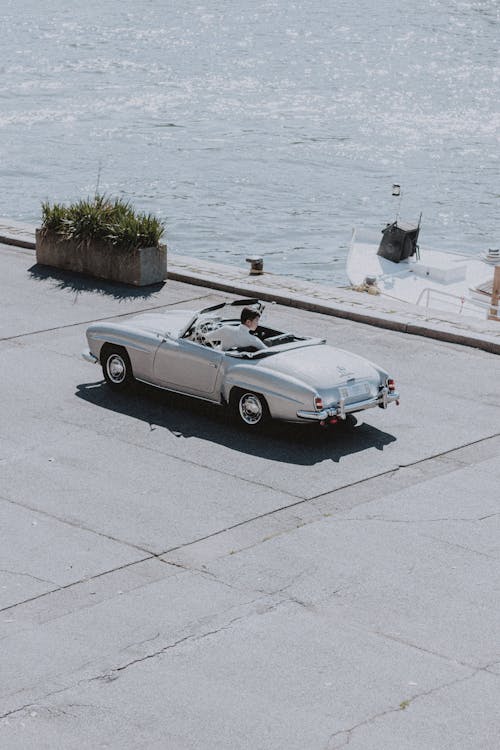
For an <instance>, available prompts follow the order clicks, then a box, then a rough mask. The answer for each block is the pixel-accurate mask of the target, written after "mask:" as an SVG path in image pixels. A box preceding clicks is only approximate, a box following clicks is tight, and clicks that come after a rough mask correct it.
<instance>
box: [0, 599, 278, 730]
mask: <svg viewBox="0 0 500 750" xmlns="http://www.w3.org/2000/svg"><path fill="white" fill-rule="evenodd" d="M269 599H270V597H268V596H263V597H262V596H259V597H257V598H256V599H252V600H251V601H249V602H245V603H244V604H242V605H239V606H243V607H247V608H248V607H252V606H253V605H255V604H256V603H257V602H261V601H265V600H268V601H269ZM286 601H287V600H281V601H278V602H269V603H268V604H267V605H266V607H265V608H264V609H261V610H258V609H255V608H253V609H250V611H247V612H245V613H244V614H241V615H238V616H237V617H233V618H232V619H231V620H229V621H228V622H226V623H225V624H223V625H221V626H219V627H217V628H213V629H211V630H208V631H206V632H203V633H190V634H188V635H186V636H183V637H182V638H179V639H178V640H176V641H174V642H173V643H169V644H167V645H166V646H164V647H163V648H161V649H158V650H157V651H154V652H153V653H150V654H145V655H144V656H142V657H138V658H137V659H132V660H131V661H129V662H126V663H125V664H121V665H120V666H117V667H114V668H113V669H110V670H108V671H107V672H104V673H101V674H97V675H95V676H93V677H85V678H83V679H80V680H75V681H73V682H69V684H66V685H65V686H64V687H62V688H58V689H57V690H52V691H50V692H48V693H45V694H44V695H42V696H40V697H39V698H37V699H36V700H33V701H31V702H29V703H26V704H23V705H22V706H19V707H18V708H14V709H11V710H10V711H6V712H5V713H3V714H0V721H2V720H4V719H7V718H8V717H9V716H13V715H14V714H18V713H21V712H22V711H26V710H27V709H30V708H36V707H40V704H41V703H43V701H46V700H47V699H48V698H51V697H53V696H54V695H59V694H60V693H64V692H67V691H69V690H73V689H74V688H76V687H79V686H80V685H83V684H89V683H92V682H96V681H100V682H114V681H115V680H117V679H118V677H119V676H120V673H121V672H124V671H125V670H127V669H129V668H130V667H133V666H136V665H138V664H141V663H143V662H147V661H149V660H150V659H154V658H156V657H159V656H162V655H163V654H165V653H167V652H168V651H171V650H173V649H175V648H178V647H179V646H182V645H183V644H185V643H189V642H192V643H196V642H198V641H201V640H203V639H205V638H208V637H210V636H212V635H217V634H218V633H222V632H224V631H226V630H229V629H231V628H232V627H233V625H234V624H235V623H237V622H241V621H243V620H246V619H248V618H249V617H253V616H261V615H263V614H267V613H268V612H271V611H273V610H274V609H276V608H277V607H279V606H280V605H281V604H283V603H284V602H286ZM229 609H233V607H230V608H229ZM225 611H229V610H225ZM224 614H225V612H221V613H218V615H217V616H218V617H222V616H223V615H224ZM157 637H158V636H154V637H152V638H147V639H145V640H144V641H143V643H147V642H149V641H153V640H156V639H157ZM132 645H140V644H139V643H138V644H132ZM120 651H121V650H120ZM26 689H29V688H23V690H26ZM23 690H19V691H16V692H23ZM15 694H16V693H13V694H11V696H10V697H12V696H13V695H15ZM5 697H9V696H8V695H7V696H5Z"/></svg>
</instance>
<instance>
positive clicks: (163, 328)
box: [115, 310, 193, 336]
mask: <svg viewBox="0 0 500 750" xmlns="http://www.w3.org/2000/svg"><path fill="white" fill-rule="evenodd" d="M192 317H193V312H192V311H191V310H170V311H169V312H148V313H141V314H140V315H135V316H134V317H131V318H125V319H124V320H122V321H120V322H119V323H118V322H117V323H115V325H118V326H120V327H121V328H126V329H127V331H130V330H136V331H148V332H150V333H159V334H161V335H162V336H163V335H165V334H166V333H169V334H170V335H172V336H178V335H179V332H180V331H184V329H185V328H186V326H187V325H188V323H189V321H190V320H191V319H192Z"/></svg>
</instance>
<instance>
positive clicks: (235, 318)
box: [183, 300, 320, 357]
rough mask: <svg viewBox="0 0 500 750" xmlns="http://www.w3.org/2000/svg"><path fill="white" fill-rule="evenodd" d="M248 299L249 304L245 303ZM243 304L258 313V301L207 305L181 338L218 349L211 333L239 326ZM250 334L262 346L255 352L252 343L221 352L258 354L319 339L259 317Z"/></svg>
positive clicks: (275, 351)
mask: <svg viewBox="0 0 500 750" xmlns="http://www.w3.org/2000/svg"><path fill="white" fill-rule="evenodd" d="M250 302H251V303H253V304H248V303H250ZM243 306H247V307H251V308H253V309H256V310H257V311H258V312H260V313H261V314H262V311H263V309H264V306H263V305H262V303H259V302H258V301H257V300H248V301H238V302H237V303H223V304H220V305H215V306H214V307H211V308H206V309H205V310H201V311H200V312H198V313H197V314H196V315H194V316H193V318H192V320H191V321H190V324H189V325H188V327H187V329H186V331H185V332H184V335H183V337H184V338H187V339H190V340H191V341H194V342H196V343H197V344H201V345H202V346H210V347H211V348H218V347H219V344H218V343H217V339H216V337H214V335H213V333H214V332H215V331H217V330H218V329H219V328H222V327H223V326H224V327H226V326H231V327H233V326H234V327H235V328H237V327H238V326H239V325H240V314H241V310H242V307H243ZM254 335H255V336H256V337H257V338H258V339H260V340H261V341H262V342H263V343H264V344H265V345H266V349H261V348H259V349H258V350H257V351H254V348H253V347H252V346H245V347H232V348H230V349H225V350H224V351H225V352H226V354H228V355H229V356H236V357H238V356H250V357H254V356H256V357H257V356H258V357H262V356H266V355H269V354H273V353H277V352H278V351H282V350H283V348H286V349H288V348H294V347H296V346H304V345H310V344H317V343H319V342H320V340H319V339H312V338H310V337H307V336H298V335H296V334H294V333H291V332H287V331H283V330H278V329H276V328H271V327H270V326H267V325H265V324H263V323H262V317H261V319H260V320H259V325H258V327H257V329H256V331H255V333H254ZM214 340H215V341H214ZM255 348H257V347H255Z"/></svg>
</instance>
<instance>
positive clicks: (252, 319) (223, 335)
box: [204, 307, 267, 352]
mask: <svg viewBox="0 0 500 750" xmlns="http://www.w3.org/2000/svg"><path fill="white" fill-rule="evenodd" d="M259 320H260V313H258V312H257V310H252V308H251V307H244V308H243V310H242V311H241V315H240V321H241V322H240V325H239V326H231V325H224V326H221V327H220V328H217V329H216V330H215V331H210V332H209V333H206V334H205V336H204V339H205V341H210V342H212V341H213V342H214V343H215V342H219V341H220V348H221V349H222V351H224V352H225V351H227V350H228V349H234V348H237V349H243V348H247V347H253V348H254V349H267V347H266V345H265V344H264V342H263V341H262V340H261V339H259V338H258V336H254V335H253V333H252V332H253V331H255V330H256V329H257V326H258V325H259Z"/></svg>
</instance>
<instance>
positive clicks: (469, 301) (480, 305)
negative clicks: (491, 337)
mask: <svg viewBox="0 0 500 750" xmlns="http://www.w3.org/2000/svg"><path fill="white" fill-rule="evenodd" d="M431 294H433V295H439V296H440V297H446V298H448V299H452V300H453V301H454V302H456V303H457V305H458V306H459V309H458V314H459V315H460V314H461V313H462V312H464V308H467V309H470V308H472V309H473V310H474V311H475V312H482V311H484V313H485V317H486V318H487V317H488V316H489V315H496V316H498V313H499V308H500V303H497V304H496V305H493V304H492V303H491V301H490V302H483V301H482V300H479V299H474V298H472V297H461V296H459V295H458V294H450V293H449V292H442V291H441V289H433V288H432V287H426V288H425V289H423V290H422V291H421V292H420V294H419V297H418V299H417V305H423V299H424V297H426V302H425V309H426V310H428V309H429V305H430V298H431Z"/></svg>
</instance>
